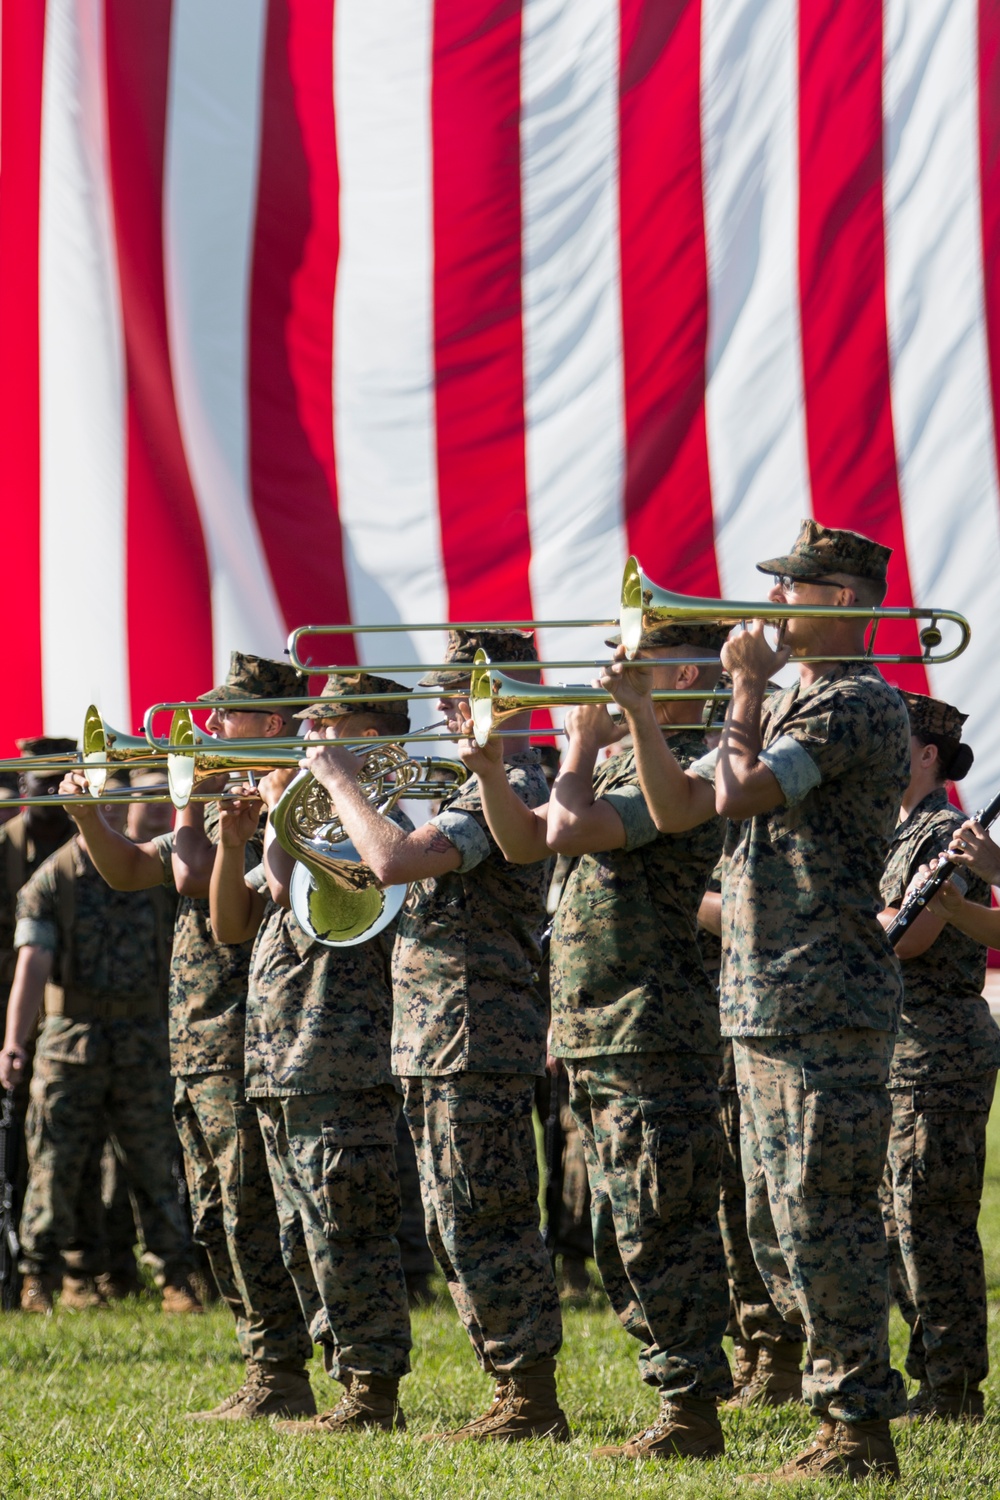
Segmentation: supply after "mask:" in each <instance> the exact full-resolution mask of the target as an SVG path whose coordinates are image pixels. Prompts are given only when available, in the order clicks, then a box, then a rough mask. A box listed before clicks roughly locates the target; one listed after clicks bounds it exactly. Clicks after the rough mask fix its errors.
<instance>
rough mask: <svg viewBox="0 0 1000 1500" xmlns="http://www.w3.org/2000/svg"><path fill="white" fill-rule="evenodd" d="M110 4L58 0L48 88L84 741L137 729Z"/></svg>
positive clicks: (55, 449) (53, 364) (71, 649)
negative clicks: (95, 720) (111, 152)
mask: <svg viewBox="0 0 1000 1500" xmlns="http://www.w3.org/2000/svg"><path fill="white" fill-rule="evenodd" d="M104 78H105V74H104V7H103V3H102V0H50V3H49V6H48V10H47V13H46V23H45V60H44V74H43V85H42V145H41V201H40V247H39V278H40V287H39V298H40V309H39V320H40V348H41V596H42V694H43V703H44V711H45V727H46V729H47V730H48V731H49V732H50V733H52V732H54V733H58V734H73V735H78V734H79V733H80V730H81V729H82V726H83V714H84V710H85V709H86V707H87V703H88V701H93V702H96V703H97V704H98V707H99V708H100V710H101V713H102V714H103V715H104V717H105V718H106V719H107V720H108V721H109V723H111V724H113V725H114V726H115V727H116V728H123V729H125V728H130V727H131V726H130V725H129V723H128V709H129V698H128V633H127V628H126V609H125V421H124V418H125V356H124V345H123V338H122V327H121V306H120V301H119V295H118V281H117V257H116V254H115V244H114V232H113V227H112V210H111V203H110V197H109V191H108V141H107V114H106V103H105V100H106V95H105V87H104Z"/></svg>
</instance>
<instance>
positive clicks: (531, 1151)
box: [392, 751, 562, 1375]
mask: <svg viewBox="0 0 1000 1500" xmlns="http://www.w3.org/2000/svg"><path fill="white" fill-rule="evenodd" d="M506 769H507V778H508V781H509V782H510V785H511V786H512V787H513V789H514V791H515V792H516V793H517V795H518V797H520V799H521V800H522V801H523V802H524V803H525V804H526V806H528V807H538V806H540V805H541V804H542V803H544V802H545V801H546V800H547V797H548V787H547V785H546V781H545V777H544V775H543V774H542V771H541V768H540V766H539V763H538V757H537V755H536V754H535V753H534V752H533V751H531V752H528V753H527V754H524V755H517V756H514V757H512V758H511V759H510V760H509V761H507V762H506ZM431 822H432V823H433V824H434V825H435V826H436V827H437V828H439V829H440V830H441V832H442V833H444V834H445V835H446V836H447V838H448V839H449V840H450V841H451V842H452V843H453V844H454V846H455V848H456V849H457V850H458V852H459V853H460V854H461V856H462V863H461V865H460V866H459V868H458V869H457V870H454V871H450V872H449V873H448V874H446V875H441V876H438V877H436V878H434V879H429V880H422V881H418V882H415V883H414V884H413V885H411V887H410V892H409V896H408V897H407V901H406V905H405V906H404V908H403V911H402V914H401V916H400V919H399V929H398V934H397V938H396V946H395V949H394V952H393V1028H392V1066H393V1070H394V1072H396V1073H397V1074H398V1075H399V1076H400V1077H401V1079H402V1081H403V1089H404V1109H405V1111H406V1118H407V1123H408V1124H409V1127H410V1131H411V1133H412V1135H413V1141H414V1145H415V1147H416V1152H417V1163H418V1167H419V1170H420V1182H421V1190H422V1193H423V1198H424V1212H425V1216H426V1223H427V1237H428V1240H429V1242H430V1246H431V1249H432V1250H433V1251H434V1255H435V1258H436V1259H437V1261H438V1264H439V1265H440V1267H441V1269H442V1271H443V1272H444V1275H445V1278H446V1280H447V1282H448V1288H449V1291H450V1292H451V1295H452V1298H453V1300H454V1302H455V1306H456V1308H457V1309H458V1312H459V1316H460V1317H461V1319H462V1322H463V1323H464V1324H465V1327H466V1330H467V1331H468V1334H469V1338H470V1339H471V1341H472V1346H473V1349H474V1350H475V1353H476V1357H477V1358H478V1360H479V1362H480V1364H481V1365H482V1366H483V1368H484V1369H485V1370H488V1371H491V1372H493V1373H496V1374H498V1375H501V1374H504V1375H515V1374H517V1373H518V1372H519V1371H521V1370H524V1369H527V1368H529V1367H531V1366H533V1365H536V1364H539V1363H541V1362H542V1361H544V1360H549V1359H551V1358H553V1357H554V1355H555V1354H556V1352H557V1351H558V1349H559V1346H560V1343H561V1341H562V1322H561V1319H560V1314H559V1300H558V1296H557V1294H556V1287H555V1281H554V1278H553V1274H552V1266H551V1263H550V1261H549V1257H548V1255H547V1254H546V1252H545V1248H544V1246H543V1244H542V1239H541V1234H540V1232H539V1221H538V1161H537V1156H536V1150H535V1137H534V1130H533V1127H532V1120H531V1106H532V1096H533V1092H534V1079H535V1077H536V1076H538V1075H540V1074H541V1073H542V1072H543V1070H544V1062H545V1029H546V1010H545V1002H544V997H543V995H542V993H541V991H540V989H539V985H538V973H537V971H538V966H539V963H540V961H541V952H540V949H539V946H538V937H539V934H540V932H541V929H542V928H543V926H544V925H545V865H544V863H538V864H532V865H510V864H508V863H507V862H506V860H505V859H504V857H503V855H502V854H501V852H500V849H499V847H498V845H497V843H496V841H495V840H494V838H493V835H492V834H491V833H490V831H489V828H488V826H487V823H486V818H485V815H484V813H483V810H482V801H481V797H480V793H479V786H478V782H477V780H476V778H475V777H472V778H470V780H469V781H468V782H467V783H466V785H465V786H464V787H461V788H460V789H459V790H458V791H457V792H455V793H453V794H451V795H450V796H448V797H446V798H445V799H444V806H443V808H442V811H441V812H439V813H438V814H437V816H436V817H435V818H433V819H431Z"/></svg>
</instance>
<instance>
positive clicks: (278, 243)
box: [250, 0, 357, 662]
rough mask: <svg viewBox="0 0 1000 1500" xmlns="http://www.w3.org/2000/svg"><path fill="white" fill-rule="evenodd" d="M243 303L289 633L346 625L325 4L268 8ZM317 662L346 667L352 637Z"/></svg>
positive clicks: (254, 449) (284, 3) (256, 435)
mask: <svg viewBox="0 0 1000 1500" xmlns="http://www.w3.org/2000/svg"><path fill="white" fill-rule="evenodd" d="M263 93H264V98H263V117H262V121H261V142H260V179H259V187H258V198H257V221H256V231H255V241H254V256H253V275H252V282H251V295H250V433H251V440H250V477H251V486H252V491H253V503H254V510H255V512H256V516H257V523H258V525H259V527H260V533H261V539H262V541H263V543H264V549H265V552H266V553H267V561H268V566H269V567H270V570H271V577H272V578H273V580H274V586H275V589H276V590H277V594H278V599H279V601H280V604H281V608H282V611H283V613H284V616H285V620H286V622H287V624H288V625H289V626H293V625H302V624H305V623H307V622H309V621H311V622H312V623H314V624H318V623H320V622H326V623H329V624H339V625H342V624H346V623H347V621H348V620H349V619H350V607H349V603H348V596H347V582H346V577H345V572H344V557H343V548H342V541H341V530H340V522H339V518H338V513H337V476H336V470H335V467H334V448H333V297H334V290H335V286H336V279H337V260H338V255H339V251H340V221H339V194H340V178H339V172H338V167H337V137H336V132H335V128H334V114H333V6H330V5H328V6H317V5H314V4H313V3H312V0H272V3H271V4H270V7H269V10H268V21H267V38H266V42H265V57H264V83H263ZM323 649H324V652H329V654H330V656H331V658H332V659H333V660H336V661H344V662H349V661H355V660H357V658H356V655H355V647H354V641H353V637H351V636H331V637H329V638H328V639H327V640H326V641H325V642H324V647H323Z"/></svg>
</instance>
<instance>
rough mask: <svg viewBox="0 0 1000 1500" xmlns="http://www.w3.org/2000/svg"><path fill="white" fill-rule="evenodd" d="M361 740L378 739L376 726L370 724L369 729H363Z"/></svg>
mask: <svg viewBox="0 0 1000 1500" xmlns="http://www.w3.org/2000/svg"><path fill="white" fill-rule="evenodd" d="M361 738H362V739H364V740H375V739H378V730H377V729H376V728H375V725H374V724H369V726H368V728H367V729H362V731H361Z"/></svg>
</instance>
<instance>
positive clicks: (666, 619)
mask: <svg viewBox="0 0 1000 1500" xmlns="http://www.w3.org/2000/svg"><path fill="white" fill-rule="evenodd" d="M792 619H814V620H822V619H838V620H844V619H848V620H864V621H866V622H867V623H868V624H869V625H870V626H871V632H870V635H869V638H868V641H867V643H866V650H865V653H864V655H863V656H861V657H859V656H840V657H827V656H825V657H812V656H800V657H796V658H795V660H796V661H802V662H815V661H862V660H864V661H870V662H873V663H875V664H876V665H888V664H892V665H902V664H904V663H923V664H924V665H928V664H929V665H940V664H941V663H942V662H946V661H953V660H954V658H955V657H956V656H959V655H961V653H962V652H963V651H964V650H965V648H966V646H967V645H968V644H969V639H970V637H971V634H972V632H971V629H970V627H969V623H968V621H967V620H966V619H965V617H964V616H963V615H960V614H958V613H957V612H956V611H954V610H950V609H916V608H913V609H902V608H891V607H886V606H883V605H879V606H869V605H860V604H855V605H849V606H847V607H846V608H824V607H823V606H822V605H813V604H774V603H772V602H771V601H770V600H766V599H765V600H761V599H756V600H752V601H744V600H736V599H703V598H698V597H696V596H694V595H688V594H675V593H673V592H672V591H671V590H670V589H665V588H663V587H661V585H659V584H657V583H654V582H653V581H652V580H651V579H650V578H649V577H647V575H646V574H645V573H644V572H643V571H642V568H641V567H640V566H639V563H638V560H637V559H636V558H635V557H630V558H629V559H628V561H627V562H626V564H625V571H624V573H623V574H622V582H621V588H620V591H619V605H618V618H617V620H612V619H592V620H491V621H484V620H473V621H463V622H461V623H457V624H456V623H451V622H444V623H442V622H440V621H439V622H437V623H435V624H423V623H416V624H414V623H410V624H398V623H393V624H390V625H300V626H299V627H298V628H297V629H296V630H293V631H292V633H291V634H290V635H289V637H288V646H287V652H288V658H289V660H290V661H291V663H292V665H293V666H294V667H297V668H298V670H299V671H301V672H313V673H317V674H322V675H324V676H328V677H329V676H334V675H336V674H341V673H348V672H358V671H363V670H366V669H365V668H364V667H363V666H362V665H361V664H360V663H357V662H355V663H348V664H346V665H345V664H344V663H342V662H325V663H317V662H313V661H312V660H311V659H310V658H308V657H303V655H302V650H301V643H302V641H303V640H305V639H307V638H309V637H312V636H327V635H332V636H339V635H366V634H373V633H377V634H398V633H401V632H405V633H410V632H414V631H425V630H436V631H448V630H477V631H479V630H556V629H558V630H577V629H579V630H583V629H595V628H597V627H602V628H606V627H614V626H618V627H619V629H620V630H621V637H622V644H623V645H624V647H625V653H626V656H627V657H628V659H629V660H630V661H631V660H632V659H633V658H634V656H635V653H636V652H637V651H638V649H639V643H640V641H641V638H642V632H643V629H644V628H645V627H646V626H649V625H654V624H668V623H681V622H683V621H685V620H691V621H695V620H697V621H701V622H703V623H706V622H717V623H719V624H723V625H725V624H730V625H739V624H745V623H746V622H747V621H748V620H765V621H768V622H774V623H779V622H780V621H782V620H792ZM883 620H926V621H927V622H928V623H927V624H926V625H925V626H924V627H923V629H921V630H920V631H919V638H920V644H921V647H922V648H923V649H922V650H921V651H920V652H919V653H913V652H893V653H890V654H883V655H878V656H876V655H875V654H874V645H875V632H876V631H877V629H878V626H879V625H880V624H881V622H882V621H883ZM944 621H947V622H948V623H950V624H953V625H955V626H957V627H958V631H959V639H958V641H957V643H956V645H955V646H954V647H953V648H952V649H951V650H949V651H945V652H937V651H936V648H937V647H938V646H940V645H941V644H942V642H943V639H944V637H943V633H942V630H941V624H942V622H944ZM671 659H672V660H673V661H674V662H675V663H676V664H678V665H680V664H681V663H682V661H683V658H681V657H674V658H671ZM493 665H494V667H495V669H496V670H497V671H502V672H506V671H512V670H515V669H517V668H523V667H524V663H523V662H495V663H494V664H493ZM538 665H539V667H542V668H548V669H549V670H555V669H562V668H564V667H585V666H588V665H591V663H588V662H580V661H574V662H554V661H553V662H539V663H538ZM380 670H381V671H384V672H413V671H417V670H419V671H421V672H428V671H454V663H453V662H425V663H422V664H421V665H420V666H419V667H417V666H415V664H414V663H413V662H407V663H399V664H393V665H392V666H388V667H382V668H380ZM408 696H412V697H420V696H424V697H426V696H431V695H430V694H420V693H416V692H415V693H413V694H410V695H408ZM435 696H440V694H436V695H435Z"/></svg>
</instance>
